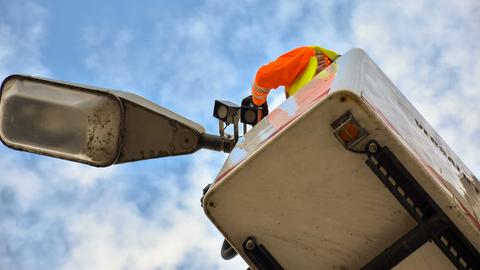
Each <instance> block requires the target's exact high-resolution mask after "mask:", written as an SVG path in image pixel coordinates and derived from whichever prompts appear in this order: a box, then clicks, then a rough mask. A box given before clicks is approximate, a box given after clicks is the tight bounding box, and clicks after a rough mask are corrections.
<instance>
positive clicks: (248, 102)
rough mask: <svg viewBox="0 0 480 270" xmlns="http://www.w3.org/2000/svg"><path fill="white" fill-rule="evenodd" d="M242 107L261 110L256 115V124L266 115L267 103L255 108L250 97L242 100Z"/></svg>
mask: <svg viewBox="0 0 480 270" xmlns="http://www.w3.org/2000/svg"><path fill="white" fill-rule="evenodd" d="M242 106H246V107H251V108H261V110H259V111H260V113H259V114H258V120H257V121H258V122H259V121H260V120H262V119H263V118H264V117H265V116H267V115H268V104H267V101H265V103H263V104H262V105H261V106H257V105H255V103H253V100H252V96H251V95H250V96H248V97H246V98H244V99H243V100H242Z"/></svg>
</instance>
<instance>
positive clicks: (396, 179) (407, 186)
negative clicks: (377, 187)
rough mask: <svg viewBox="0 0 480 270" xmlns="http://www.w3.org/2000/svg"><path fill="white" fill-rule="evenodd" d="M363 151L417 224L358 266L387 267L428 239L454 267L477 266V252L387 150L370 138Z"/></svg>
mask: <svg viewBox="0 0 480 270" xmlns="http://www.w3.org/2000/svg"><path fill="white" fill-rule="evenodd" d="M366 152H367V157H368V158H367V160H366V161H365V163H366V164H367V165H368V167H369V168H370V169H371V170H372V171H373V172H374V173H375V175H376V176H377V177H378V179H379V180H380V181H381V182H382V183H383V184H384V185H385V187H386V188H387V189H388V190H389V191H390V192H391V193H392V195H393V196H394V197H395V198H396V199H397V200H398V202H399V203H400V204H401V205H402V206H403V207H404V208H405V210H407V212H408V213H409V214H410V215H411V216H412V217H413V218H414V219H415V220H416V221H417V223H418V225H417V226H416V227H415V228H414V229H413V230H411V231H410V232H408V233H407V234H405V235H404V236H402V237H401V238H400V239H399V240H398V241H396V242H395V243H393V244H392V245H391V246H390V247H388V248H387V249H385V250H384V251H383V252H382V253H381V254H379V255H378V256H377V257H376V258H374V259H373V260H372V261H370V262H369V263H368V264H366V265H365V266H364V267H363V268H362V269H364V270H367V269H368V270H370V269H390V268H392V267H394V266H395V265H397V264H398V263H400V262H401V261H402V260H403V259H405V258H406V257H408V256H409V255H411V254H412V253H413V252H415V251H416V250H417V249H418V248H420V247H421V246H422V245H423V244H424V243H426V242H427V241H430V240H431V241H433V242H434V243H435V244H436V245H437V246H438V248H440V250H441V251H442V252H443V254H445V256H447V258H448V259H449V260H450V262H452V264H453V265H454V266H455V267H456V268H457V269H461V270H473V269H480V253H479V251H478V250H476V249H475V247H474V246H473V245H472V244H471V243H470V242H469V241H468V239H467V238H466V237H465V236H464V235H463V234H462V233H461V232H460V230H459V229H458V228H457V227H456V226H455V224H454V223H453V222H452V221H451V220H450V219H449V218H448V216H447V215H446V214H445V213H444V212H443V210H442V209H441V208H440V207H439V206H438V205H437V204H436V203H435V202H434V201H433V199H432V198H431V197H430V196H429V195H428V194H427V193H426V192H425V190H424V189H423V188H422V187H421V186H420V184H418V182H417V181H416V180H415V178H414V177H413V176H412V175H411V174H410V173H409V172H408V170H407V169H406V168H405V167H404V166H403V164H402V163H401V162H400V160H398V159H397V157H395V155H394V154H393V153H392V152H391V151H390V149H389V148H388V147H387V146H384V147H380V145H379V144H378V143H377V142H376V141H371V142H369V143H368V144H367V145H366Z"/></svg>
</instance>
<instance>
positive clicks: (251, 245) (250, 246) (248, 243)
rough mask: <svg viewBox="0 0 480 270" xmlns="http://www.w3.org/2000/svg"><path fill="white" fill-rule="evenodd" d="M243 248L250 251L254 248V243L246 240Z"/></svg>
mask: <svg viewBox="0 0 480 270" xmlns="http://www.w3.org/2000/svg"><path fill="white" fill-rule="evenodd" d="M245 248H246V249H247V250H249V251H252V250H253V249H254V248H255V242H253V240H252V239H248V240H247V242H246V243H245Z"/></svg>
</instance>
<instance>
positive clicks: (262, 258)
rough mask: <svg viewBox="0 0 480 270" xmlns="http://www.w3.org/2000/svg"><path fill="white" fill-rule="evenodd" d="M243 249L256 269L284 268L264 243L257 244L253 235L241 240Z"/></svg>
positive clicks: (276, 269)
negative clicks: (243, 240)
mask: <svg viewBox="0 0 480 270" xmlns="http://www.w3.org/2000/svg"><path fill="white" fill-rule="evenodd" d="M242 246H243V251H244V252H245V254H246V255H247V257H248V258H249V259H250V261H252V262H253V264H254V265H255V267H256V268H257V269H258V270H284V269H283V267H282V266H281V265H280V264H279V263H278V262H277V260H275V258H274V257H273V256H272V254H270V252H269V251H268V250H267V248H265V246H264V245H262V244H258V243H257V240H256V239H255V237H253V236H250V237H248V238H247V239H246V240H245V242H243V245H242Z"/></svg>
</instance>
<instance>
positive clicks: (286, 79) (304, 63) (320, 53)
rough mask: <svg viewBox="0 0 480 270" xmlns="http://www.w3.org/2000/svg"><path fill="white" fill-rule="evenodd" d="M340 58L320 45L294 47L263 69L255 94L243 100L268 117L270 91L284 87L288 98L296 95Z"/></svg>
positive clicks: (258, 73) (254, 84)
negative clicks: (259, 109)
mask: <svg viewBox="0 0 480 270" xmlns="http://www.w3.org/2000/svg"><path fill="white" fill-rule="evenodd" d="M339 56H340V55H339V54H337V53H336V52H334V51H331V50H327V49H324V48H322V47H319V46H304V47H299V48H295V49H293V50H291V51H289V52H287V53H285V54H283V55H281V56H280V57H278V58H277V59H276V60H275V61H273V62H270V63H268V64H267V65H264V66H262V67H261V68H260V69H259V70H258V71H257V74H256V76H255V80H254V82H253V84H252V95H251V96H248V97H246V98H244V99H243V101H242V105H243V103H246V104H247V103H249V104H250V106H257V107H260V108H262V110H263V112H264V113H263V115H262V117H265V116H266V115H268V104H267V96H268V93H269V92H270V90H271V89H275V88H277V87H279V86H284V87H285V96H286V97H287V98H288V97H289V96H292V95H294V94H295V93H296V92H297V91H298V90H300V88H302V87H303V86H305V84H307V83H308V82H309V81H310V80H312V79H313V77H315V75H317V74H318V73H320V72H321V71H322V70H324V69H325V68H326V67H328V66H329V65H330V64H331V63H332V62H333V61H335V60H336V59H337V58H338V57H339Z"/></svg>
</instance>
